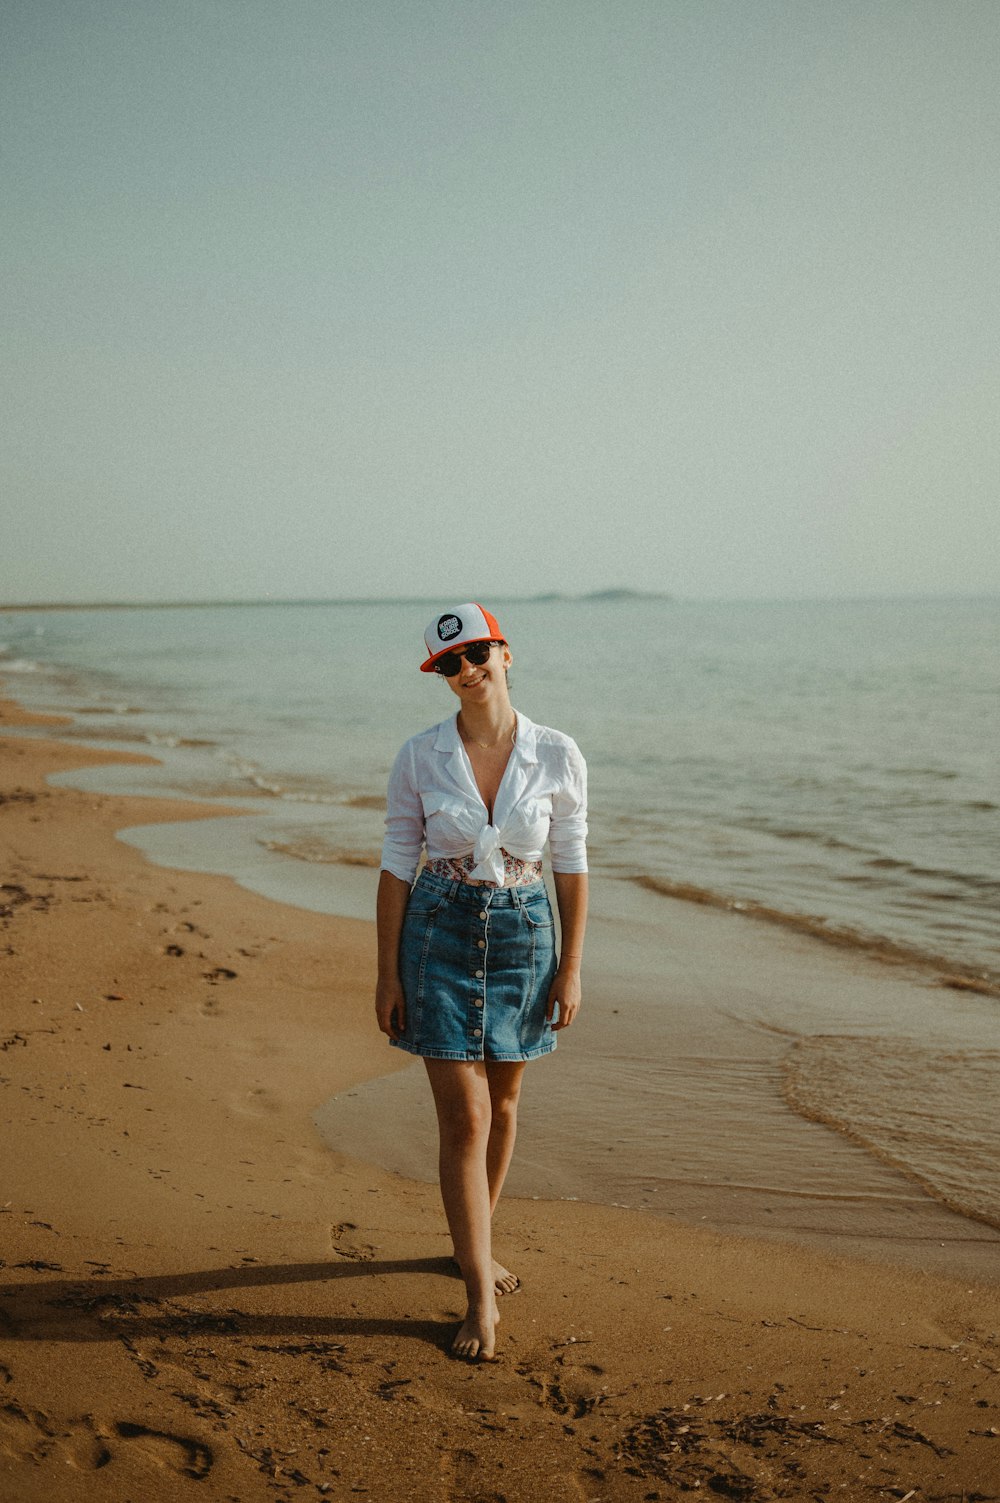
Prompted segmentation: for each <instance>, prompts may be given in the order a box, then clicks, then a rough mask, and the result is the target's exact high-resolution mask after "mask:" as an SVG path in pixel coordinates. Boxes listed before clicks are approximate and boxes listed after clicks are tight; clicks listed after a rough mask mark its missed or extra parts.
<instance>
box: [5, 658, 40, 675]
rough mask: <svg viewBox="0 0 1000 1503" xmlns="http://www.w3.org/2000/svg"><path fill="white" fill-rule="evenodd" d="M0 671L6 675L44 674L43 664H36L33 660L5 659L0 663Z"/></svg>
mask: <svg viewBox="0 0 1000 1503" xmlns="http://www.w3.org/2000/svg"><path fill="white" fill-rule="evenodd" d="M0 670H2V671H3V672H4V673H44V672H45V669H44V668H43V667H42V665H41V663H36V662H35V661H34V660H33V659H32V658H4V660H3V662H2V663H0Z"/></svg>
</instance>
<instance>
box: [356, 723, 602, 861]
mask: <svg viewBox="0 0 1000 1503" xmlns="http://www.w3.org/2000/svg"><path fill="white" fill-rule="evenodd" d="M586 836H587V764H586V763H585V762H584V760H583V757H582V756H581V755H580V749H579V747H578V746H577V744H576V742H575V741H573V740H572V738H571V737H569V736H564V735H563V733H562V732H561V731H553V730H550V729H549V727H548V726H545V725H535V724H534V722H533V721H531V720H529V719H528V718H527V716H526V715H521V714H520V713H518V715H517V737H516V740H515V742H514V745H513V747H512V748H511V753H510V759H509V761H508V763H507V766H506V768H505V770H504V775H503V779H502V780H501V783H500V787H499V789H498V791H497V796H496V799H495V800H494V804H493V821H492V823H491V822H490V817H489V812H488V810H487V808H486V805H485V804H484V803H483V799H482V795H481V794H480V792H479V789H478V787H477V786H476V779H475V776H474V774H473V771H472V763H471V762H470V761H469V758H468V754H467V753H466V750H465V747H464V746H463V745H462V738H461V737H460V736H459V734H458V716H457V714H456V715H453V716H452V717H451V718H450V719H448V720H443V721H442V722H441V724H440V725H434V726H431V728H430V730H427V731H421V733H420V734H419V735H418V736H412V737H411V738H410V740H409V741H407V742H406V744H405V745H404V746H403V747H402V749H401V750H400V753H399V755H398V757H397V758H396V761H395V763H394V765H393V769H392V772H391V774H390V776H389V803H388V812H387V814H386V818H385V842H384V844H383V846H382V870H383V871H387V872H391V873H392V874H393V876H394V877H399V878H400V879H401V880H402V881H404V882H412V881H413V879H414V876H415V875H416V870H417V863H418V861H419V859H420V850H421V847H422V846H423V845H424V844H426V846H427V859H428V860H429V861H433V860H435V859H436V858H437V857H439V856H446V857H456V856H467V855H469V853H470V852H471V853H472V854H473V856H474V857H475V862H476V865H475V866H474V867H473V869H472V871H471V872H470V873H469V876H470V877H472V878H474V879H475V880H476V881H480V882H496V883H497V884H499V885H502V884H503V880H504V865H503V852H504V851H507V852H508V853H509V854H510V855H511V856H516V857H518V858H519V859H520V860H522V861H540V860H541V856H542V848H543V847H544V845H545V842H546V840H548V842H549V849H550V852H551V857H552V870H553V871H555V872H585V871H586V870H587V848H586V844H585V842H586Z"/></svg>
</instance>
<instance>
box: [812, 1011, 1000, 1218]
mask: <svg viewBox="0 0 1000 1503" xmlns="http://www.w3.org/2000/svg"><path fill="white" fill-rule="evenodd" d="M784 1095H785V1099H786V1100H787V1102H788V1104H789V1105H790V1106H791V1107H793V1108H794V1109H795V1110H796V1111H798V1112H800V1113H801V1114H802V1115H803V1116H805V1117H808V1118H810V1119H811V1120H812V1121H815V1122H823V1123H825V1124H826V1125H827V1126H829V1127H835V1128H837V1130H838V1131H840V1132H842V1133H844V1134H845V1135H846V1136H847V1137H849V1138H852V1139H853V1140H854V1141H855V1142H857V1143H860V1144H862V1146H863V1147H865V1148H867V1149H869V1150H870V1151H871V1152H872V1153H874V1154H876V1155H877V1157H878V1158H880V1159H881V1160H882V1161H883V1162H884V1163H887V1164H891V1165H892V1166H893V1167H894V1168H897V1169H900V1170H902V1171H903V1173H905V1174H907V1175H909V1176H910V1178H912V1179H914V1180H916V1181H917V1183H918V1184H920V1185H921V1186H922V1187H923V1188H924V1189H925V1190H927V1191H928V1193H929V1194H931V1195H933V1196H934V1198H935V1199H936V1200H939V1201H941V1202H942V1204H944V1205H946V1206H948V1207H949V1208H950V1209H951V1210H953V1211H958V1212H959V1213H960V1214H961V1215H963V1216H969V1217H972V1218H973V1219H974V1220H976V1221H982V1222H985V1223H986V1225H987V1226H992V1227H997V1228H1000V1167H998V1166H1000V1051H996V1050H985V1049H983V1050H978V1049H967V1050H956V1051H954V1052H949V1051H948V1050H946V1049H932V1048H927V1047H925V1046H923V1045H921V1044H917V1043H914V1042H913V1041H911V1040H909V1039H903V1038H873V1037H834V1036H828V1037H823V1036H820V1037H817V1038H808V1039H801V1040H800V1041H799V1042H798V1043H796V1044H795V1045H794V1046H793V1048H792V1049H791V1050H790V1051H789V1053H788V1055H787V1056H786V1057H785V1060H784Z"/></svg>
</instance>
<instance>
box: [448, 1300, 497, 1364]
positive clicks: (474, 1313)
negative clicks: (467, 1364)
mask: <svg viewBox="0 0 1000 1503" xmlns="http://www.w3.org/2000/svg"><path fill="white" fill-rule="evenodd" d="M499 1324H500V1311H499V1310H498V1309H497V1302H496V1300H495V1299H494V1300H491V1301H490V1302H489V1304H488V1305H486V1306H485V1307H483V1306H479V1305H470V1306H469V1313H468V1315H466V1317H465V1319H464V1320H463V1321H462V1324H461V1325H460V1326H459V1328H458V1334H457V1336H456V1337H455V1339H454V1341H453V1342H452V1344H451V1350H452V1352H453V1353H454V1355H455V1356H456V1357H468V1358H469V1359H470V1361H477V1362H495V1361H496V1336H497V1326H498V1325H499Z"/></svg>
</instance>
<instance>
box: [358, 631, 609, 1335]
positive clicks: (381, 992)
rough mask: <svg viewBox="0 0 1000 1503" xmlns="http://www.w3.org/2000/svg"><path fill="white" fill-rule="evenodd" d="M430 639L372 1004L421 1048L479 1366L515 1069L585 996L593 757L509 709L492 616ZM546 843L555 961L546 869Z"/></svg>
mask: <svg viewBox="0 0 1000 1503" xmlns="http://www.w3.org/2000/svg"><path fill="white" fill-rule="evenodd" d="M424 641H425V644H426V647H427V652H428V657H427V659H426V661H425V662H423V663H422V664H421V665H420V667H421V672H423V673H438V674H440V675H441V676H442V677H443V678H444V680H445V682H446V683H447V685H448V687H449V688H450V689H451V691H452V693H453V694H454V695H455V696H456V698H457V699H458V701H459V708H458V711H457V714H455V715H454V716H451V717H449V719H447V720H445V721H442V723H441V724H440V725H437V726H433V727H432V728H431V729H430V730H428V731H424V732H422V733H421V734H420V735H419V736H414V737H413V738H412V739H411V740H410V741H407V742H406V744H405V746H404V747H403V748H402V750H401V751H400V753H399V756H398V757H397V758H396V762H395V765H394V767H393V769H392V774H391V776H390V779H389V802H388V813H387V815H386V838H385V845H384V847H383V852H382V872H381V875H380V877H379V889H378V956H379V964H378V986H377V991H376V1003H375V1006H376V1012H377V1015H378V1024H379V1027H380V1028H381V1030H382V1032H383V1033H386V1034H388V1035H389V1039H390V1041H391V1042H392V1043H393V1044H394V1045H395V1046H396V1047H397V1048H399V1049H407V1050H409V1052H410V1053H411V1054H419V1055H421V1056H423V1059H424V1063H425V1065H426V1068H427V1074H428V1077H429V1079H430V1084H431V1090H432V1092H433V1095H434V1104H435V1107H436V1109H437V1118H438V1129H439V1135H440V1157H439V1168H440V1175H441V1196H442V1199H443V1201H444V1208H445V1214H446V1216H447V1218H448V1227H449V1230H450V1232H451V1236H452V1241H453V1243H454V1247H455V1258H456V1261H457V1262H458V1266H459V1268H460V1269H461V1272H462V1277H463V1278H464V1280H465V1287H466V1292H467V1295H468V1313H467V1314H466V1317H465V1320H464V1321H463V1322H462V1325H461V1327H460V1329H459V1332H458V1334H457V1336H456V1337H455V1340H454V1342H453V1344H452V1350H453V1351H454V1352H455V1353H456V1354H457V1355H458V1356H462V1357H469V1358H479V1359H483V1360H487V1361H489V1360H492V1358H493V1356H494V1350H495V1346H496V1325H497V1321H498V1320H499V1318H500V1317H499V1312H498V1310H497V1303H496V1295H497V1294H510V1293H513V1292H514V1290H516V1289H517V1288H518V1287H519V1280H518V1278H517V1276H516V1275H515V1274H512V1273H511V1272H510V1271H509V1270H508V1269H506V1268H504V1267H503V1266H502V1265H501V1264H499V1263H494V1261H493V1254H492V1240H491V1221H492V1216H493V1212H494V1210H495V1209H496V1204H497V1201H498V1199H499V1198H500V1191H501V1189H502V1188H503V1182H504V1179H505V1177H506V1174H507V1169H508V1166H509V1165H510V1160H511V1155H512V1153H513V1151H514V1137H515V1134H516V1131H517V1103H518V1097H519V1095H520V1091H521V1077H522V1075H523V1074H524V1066H525V1063H526V1062H527V1061H528V1060H529V1059H534V1058H535V1057H536V1056H538V1055H541V1054H548V1053H549V1052H550V1051H551V1050H552V1049H554V1048H555V1047H556V1039H555V1035H556V1034H557V1033H558V1032H559V1031H560V1030H561V1029H563V1028H568V1027H569V1026H570V1024H571V1023H572V1022H573V1019H574V1018H575V1017H576V1014H577V1012H578V1010H579V1007H580V958H581V952H582V949H583V934H584V927H585V925H586V918H587V858H586V847H585V844H584V840H585V836H586V833H587V822H586V820H587V811H586V801H587V786H586V780H587V770H586V766H585V764H584V761H583V758H582V757H581V755H580V753H579V751H578V749H577V747H576V744H575V742H573V741H571V740H570V738H569V737H568V736H564V735H562V734H561V733H560V732H559V731H553V730H549V729H548V728H547V727H546V726H541V725H534V724H533V723H532V722H531V721H530V720H528V719H527V717H526V716H524V715H521V714H519V713H517V712H516V711H515V710H514V708H513V706H512V705H511V702H510V694H509V691H508V683H507V670H508V668H509V667H510V664H511V662H512V657H511V652H510V648H509V647H508V646H507V642H506V640H505V639H504V636H503V633H502V632H501V630H500V627H499V625H498V623H497V620H496V617H495V616H493V615H491V614H490V612H489V611H487V610H484V609H483V607H482V606H481V605H476V604H471V603H470V604H466V605H459V606H457V607H456V608H455V609H454V610H450V611H445V612H443V613H442V614H441V615H439V616H435V618H434V620H433V621H432V622H431V624H430V626H428V628H427V631H426V632H425V634H424ZM547 838H548V840H549V843H550V848H551V860H552V869H553V876H554V881H555V889H556V901H557V904H558V908H559V920H560V929H561V940H562V942H561V947H560V952H559V958H558V963H557V960H556V950H555V931H554V927H553V921H552V910H551V908H550V906H549V900H548V896H547V894H546V890H545V886H544V884H543V882H542V880H541V870H542V868H541V856H542V848H543V846H544V844H545V841H546V839H547ZM422 846H426V851H427V859H426V864H425V865H424V868H423V870H422V872H421V874H420V876H419V878H418V879H417V882H416V884H415V885H412V884H413V878H414V874H415V872H416V869H417V862H418V860H419V857H420V851H421V847H422Z"/></svg>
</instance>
